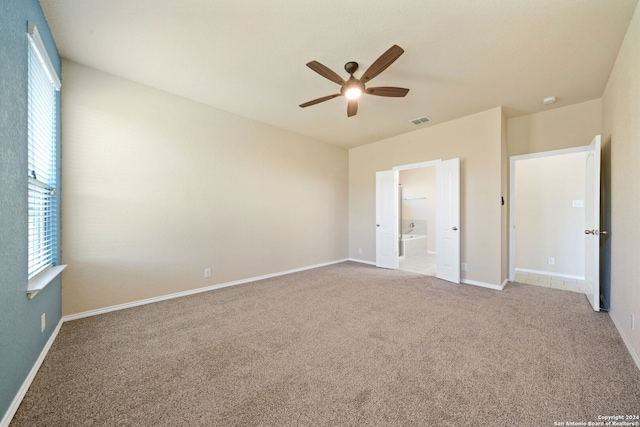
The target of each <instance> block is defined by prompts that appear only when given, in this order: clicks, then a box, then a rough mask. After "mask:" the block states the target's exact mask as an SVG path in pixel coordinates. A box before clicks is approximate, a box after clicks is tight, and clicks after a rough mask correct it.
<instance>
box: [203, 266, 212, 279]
mask: <svg viewBox="0 0 640 427" xmlns="http://www.w3.org/2000/svg"><path fill="white" fill-rule="evenodd" d="M204 277H211V269H210V268H205V269H204Z"/></svg>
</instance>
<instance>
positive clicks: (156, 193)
mask: <svg viewBox="0 0 640 427" xmlns="http://www.w3.org/2000/svg"><path fill="white" fill-rule="evenodd" d="M63 79H64V83H65V84H64V90H63V92H62V105H63V110H62V115H63V120H62V123H63V129H62V132H63V141H62V146H63V161H62V170H63V176H62V181H63V185H62V188H63V190H62V191H63V194H62V200H63V206H62V226H63V229H62V242H63V248H62V249H63V262H64V263H66V264H69V267H68V268H67V269H66V270H65V272H64V274H63V314H71V313H78V312H82V311H87V310H92V309H98V308H102V307H107V306H111V305H115V304H121V303H126V302H131V301H136V300H141V299H145V298H151V297H155V296H161V295H165V294H170V293H175V292H181V291H185V290H191V289H195V288H200V287H206V286H211V285H215V284H218V283H224V282H228V281H233V280H238V279H243V278H250V277H255V276H258V275H264V274H269V273H277V272H281V271H285V270H288V269H294V268H300V267H305V266H311V265H315V264H319V263H325V262H331V261H336V260H340V259H344V258H346V257H347V255H348V253H347V246H348V240H347V239H348V229H347V227H348V193H347V192H348V153H347V151H346V150H343V149H339V148H337V147H334V146H330V145H327V144H323V143H319V142H316V141H313V140H310V139H308V138H305V137H302V136H300V135H296V134H292V133H289V132H287V131H284V130H281V129H277V128H274V127H270V126H267V125H264V124H261V123H258V122H255V121H252V120H249V119H246V118H242V117H239V116H236V115H233V114H230V113H226V112H223V111H220V110H217V109H214V108H211V107H208V106H205V105H202V104H198V103H195V102H192V101H189V100H186V99H183V98H180V97H177V96H174V95H170V94H168V93H165V92H161V91H158V90H155V89H152V88H149V87H146V86H142V85H139V84H136V83H133V82H130V81H127V80H123V79H120V78H117V77H114V76H111V75H107V74H104V73H101V72H98V71H96V70H93V69H90V68H86V67H84V66H81V65H78V64H75V63H73V62H69V61H65V62H64V64H63ZM207 267H210V268H211V269H212V273H213V275H212V277H211V278H209V279H205V278H204V277H203V270H204V269H205V268H207Z"/></svg>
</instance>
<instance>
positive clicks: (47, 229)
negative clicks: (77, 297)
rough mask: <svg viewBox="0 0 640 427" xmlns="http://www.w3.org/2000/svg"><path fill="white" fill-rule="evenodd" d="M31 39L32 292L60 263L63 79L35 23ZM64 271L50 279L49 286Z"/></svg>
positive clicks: (30, 252)
mask: <svg viewBox="0 0 640 427" xmlns="http://www.w3.org/2000/svg"><path fill="white" fill-rule="evenodd" d="M28 40H29V43H28V45H29V53H28V57H29V64H28V73H29V76H28V87H29V90H28V114H27V125H28V135H27V144H28V148H27V167H28V171H27V172H28V174H27V181H28V182H27V187H28V221H29V232H28V259H29V262H28V278H29V281H30V282H29V289H30V290H32V287H33V286H32V285H33V284H32V279H34V277H36V276H39V275H41V273H43V274H42V275H44V272H45V271H46V270H47V269H49V268H50V267H52V266H54V265H55V264H56V262H57V259H56V258H57V243H58V242H57V236H58V230H57V224H58V207H57V203H56V201H57V197H56V188H57V182H56V175H57V169H56V135H57V120H58V117H56V96H57V92H58V90H60V80H59V79H58V76H57V73H56V71H55V69H54V68H53V65H52V64H51V61H50V59H49V56H48V55H47V51H46V50H45V48H44V44H43V43H42V40H41V38H40V35H39V34H38V30H37V29H36V27H35V26H34V25H33V24H31V23H29V28H28ZM60 271H62V269H59V271H57V272H56V274H55V275H53V277H49V278H48V279H47V283H48V282H49V281H51V279H53V278H54V277H55V276H57V275H58V274H59V272H60ZM48 276H50V275H48ZM47 283H44V284H40V285H37V286H41V287H39V289H37V290H36V291H35V292H37V291H38V290H40V289H42V287H44V286H45V285H46V284H47ZM34 294H35V293H34ZM30 297H32V295H31V294H30Z"/></svg>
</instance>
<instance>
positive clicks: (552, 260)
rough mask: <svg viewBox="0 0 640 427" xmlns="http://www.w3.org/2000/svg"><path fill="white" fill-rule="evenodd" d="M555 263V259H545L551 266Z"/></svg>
mask: <svg viewBox="0 0 640 427" xmlns="http://www.w3.org/2000/svg"><path fill="white" fill-rule="evenodd" d="M555 263H556V259H555V258H552V257H549V258H547V264H549V265H553V264H555Z"/></svg>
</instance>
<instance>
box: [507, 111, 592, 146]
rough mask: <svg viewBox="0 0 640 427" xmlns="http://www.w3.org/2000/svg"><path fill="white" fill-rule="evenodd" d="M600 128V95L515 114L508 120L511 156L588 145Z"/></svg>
mask: <svg viewBox="0 0 640 427" xmlns="http://www.w3.org/2000/svg"><path fill="white" fill-rule="evenodd" d="M601 132H602V100H601V99H594V100H591V101H587V102H581V103H579V104H574V105H569V106H566V107H560V108H554V109H552V110H548V111H543V112H541V113H536V114H529V115H527V116H521V117H515V118H512V119H509V120H508V122H507V138H508V144H509V146H508V151H509V156H518V155H521V154H531V153H540V152H543V151H552V150H560V149H562V148H571V147H580V146H583V145H589V143H590V142H591V140H593V137H594V136H596V135H600V133H601Z"/></svg>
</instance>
